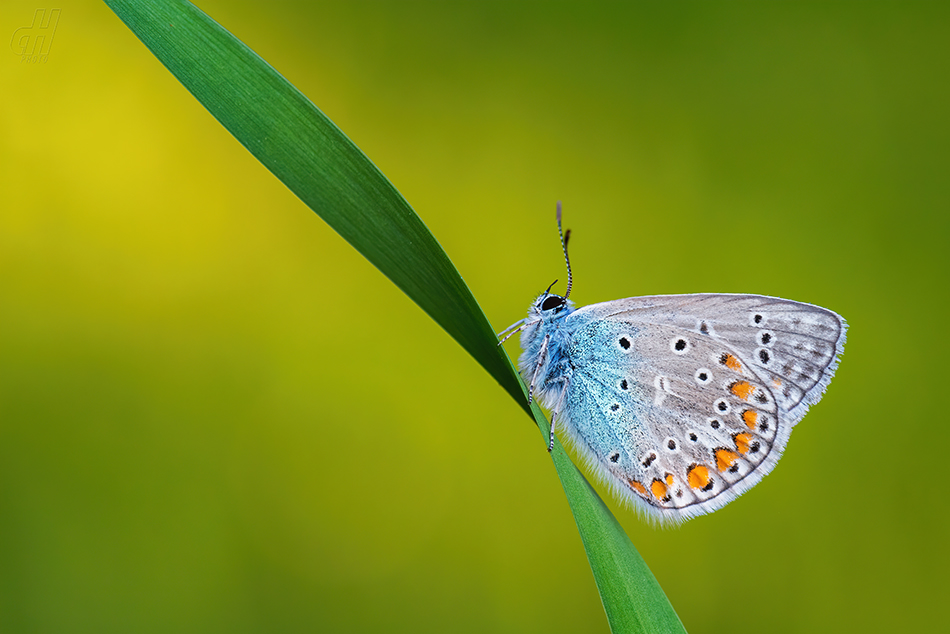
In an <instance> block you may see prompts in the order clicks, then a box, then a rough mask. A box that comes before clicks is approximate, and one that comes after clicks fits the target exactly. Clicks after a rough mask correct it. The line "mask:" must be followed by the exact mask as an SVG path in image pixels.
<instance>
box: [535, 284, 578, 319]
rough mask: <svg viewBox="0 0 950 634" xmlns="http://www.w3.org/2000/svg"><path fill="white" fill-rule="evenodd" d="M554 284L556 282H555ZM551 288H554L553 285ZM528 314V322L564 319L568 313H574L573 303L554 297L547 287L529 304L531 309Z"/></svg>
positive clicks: (566, 299)
mask: <svg viewBox="0 0 950 634" xmlns="http://www.w3.org/2000/svg"><path fill="white" fill-rule="evenodd" d="M555 283H557V282H556V281H555ZM551 286H554V284H552V285H551ZM528 312H529V315H528V320H529V321H533V320H535V319H540V320H541V321H547V320H550V319H553V318H558V317H566V316H567V315H569V314H570V313H572V312H574V302H572V301H571V300H569V299H568V298H567V297H562V296H560V295H555V294H554V293H552V292H551V289H550V287H549V288H548V290H546V291H544V292H543V293H541V294H540V295H539V296H538V298H537V299H536V300H534V303H532V304H531V309H530V310H529V311H528Z"/></svg>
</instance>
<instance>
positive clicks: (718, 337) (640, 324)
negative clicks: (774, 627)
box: [560, 294, 847, 521]
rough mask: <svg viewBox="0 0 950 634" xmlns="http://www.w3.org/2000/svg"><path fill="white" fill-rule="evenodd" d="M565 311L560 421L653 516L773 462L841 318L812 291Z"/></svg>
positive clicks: (828, 371) (826, 377) (717, 492)
mask: <svg viewBox="0 0 950 634" xmlns="http://www.w3.org/2000/svg"><path fill="white" fill-rule="evenodd" d="M568 322H569V325H570V327H571V329H572V331H573V346H572V348H571V350H570V358H571V361H572V364H573V366H574V369H573V372H572V375H571V377H570V380H569V387H568V393H567V395H566V399H565V403H564V407H563V409H562V412H561V414H560V416H561V419H560V422H561V424H563V425H564V427H563V428H564V429H565V430H566V431H567V432H568V434H569V436H570V437H571V439H572V440H573V442H574V444H575V445H576V446H577V448H578V450H579V451H580V453H581V454H582V455H583V456H584V457H585V458H586V460H587V461H588V463H589V464H590V465H591V466H592V467H593V468H594V470H595V471H596V472H597V473H598V474H599V475H600V476H601V477H602V478H603V479H604V480H605V481H606V482H608V483H609V484H610V485H611V486H612V488H614V489H615V492H616V493H618V494H620V496H621V497H623V498H625V499H628V500H630V501H632V502H633V503H634V504H635V505H636V506H637V507H638V508H640V509H641V510H642V511H644V512H645V514H646V515H648V516H651V517H653V518H655V519H658V520H660V521H665V520H670V521H678V520H682V519H686V518H689V517H692V516H695V515H699V514H702V513H707V512H709V511H712V510H715V509H717V508H719V507H721V506H723V505H725V504H727V503H728V502H730V501H732V500H733V499H735V498H736V497H737V496H738V495H739V494H741V493H742V492H744V491H746V490H748V489H749V488H750V487H752V486H753V485H755V484H756V483H757V482H758V481H759V480H761V479H762V477H763V476H764V475H765V474H766V473H768V472H769V471H770V470H771V469H772V468H773V467H774V466H775V463H776V462H777V461H778V459H779V457H780V456H781V453H782V451H783V450H784V448H785V445H786V443H787V442H788V438H789V434H790V433H791V428H792V427H793V426H794V425H795V423H797V422H798V421H799V420H801V418H802V417H803V416H804V415H805V412H806V411H807V409H808V406H809V405H811V404H813V403H816V402H817V401H818V400H819V399H820V398H821V395H822V393H823V391H824V389H825V387H827V385H828V383H829V381H830V380H831V377H832V375H833V374H834V370H835V368H836V366H837V359H838V356H839V355H840V354H841V351H842V346H843V344H844V339H845V330H846V328H847V326H846V324H845V322H844V320H843V319H842V318H841V317H839V316H838V315H837V314H835V313H833V312H832V311H829V310H826V309H824V308H820V307H817V306H813V305H810V304H803V303H799V302H793V301H789V300H784V299H777V298H773V297H765V296H759V295H723V294H702V295H666V296H656V297H637V298H631V299H623V300H617V301H612V302H606V303H603V304H595V305H592V306H586V307H584V308H581V309H579V310H577V311H575V313H573V314H572V315H570V317H569V318H568Z"/></svg>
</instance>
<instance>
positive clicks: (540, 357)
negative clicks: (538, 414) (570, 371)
mask: <svg viewBox="0 0 950 634" xmlns="http://www.w3.org/2000/svg"><path fill="white" fill-rule="evenodd" d="M550 339H551V335H544V341H542V342H541V350H539V351H538V363H537V365H535V366H534V374H532V375H531V383H529V384H528V405H530V404H531V401H532V399H533V398H534V385H535V381H536V380H537V379H538V372H540V371H541V366H542V365H543V364H544V355H545V353H546V352H547V351H548V341H550Z"/></svg>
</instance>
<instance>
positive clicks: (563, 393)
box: [548, 379, 568, 453]
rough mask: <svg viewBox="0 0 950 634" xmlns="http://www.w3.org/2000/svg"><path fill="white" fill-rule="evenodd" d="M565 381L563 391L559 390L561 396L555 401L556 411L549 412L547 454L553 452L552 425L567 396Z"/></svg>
mask: <svg viewBox="0 0 950 634" xmlns="http://www.w3.org/2000/svg"><path fill="white" fill-rule="evenodd" d="M567 385H568V383H567V379H564V389H562V390H561V396H559V397H558V399H557V409H555V410H554V411H553V412H551V431H550V435H549V436H548V453H551V452H552V451H554V423H555V421H557V415H558V414H560V413H561V407H562V406H563V405H564V397H565V396H566V395H567Z"/></svg>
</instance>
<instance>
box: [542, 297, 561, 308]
mask: <svg viewBox="0 0 950 634" xmlns="http://www.w3.org/2000/svg"><path fill="white" fill-rule="evenodd" d="M563 305H564V298H563V297H561V296H560V295H548V296H547V299H545V300H544V301H543V302H541V310H554V309H555V308H559V307H561V306H563Z"/></svg>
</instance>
